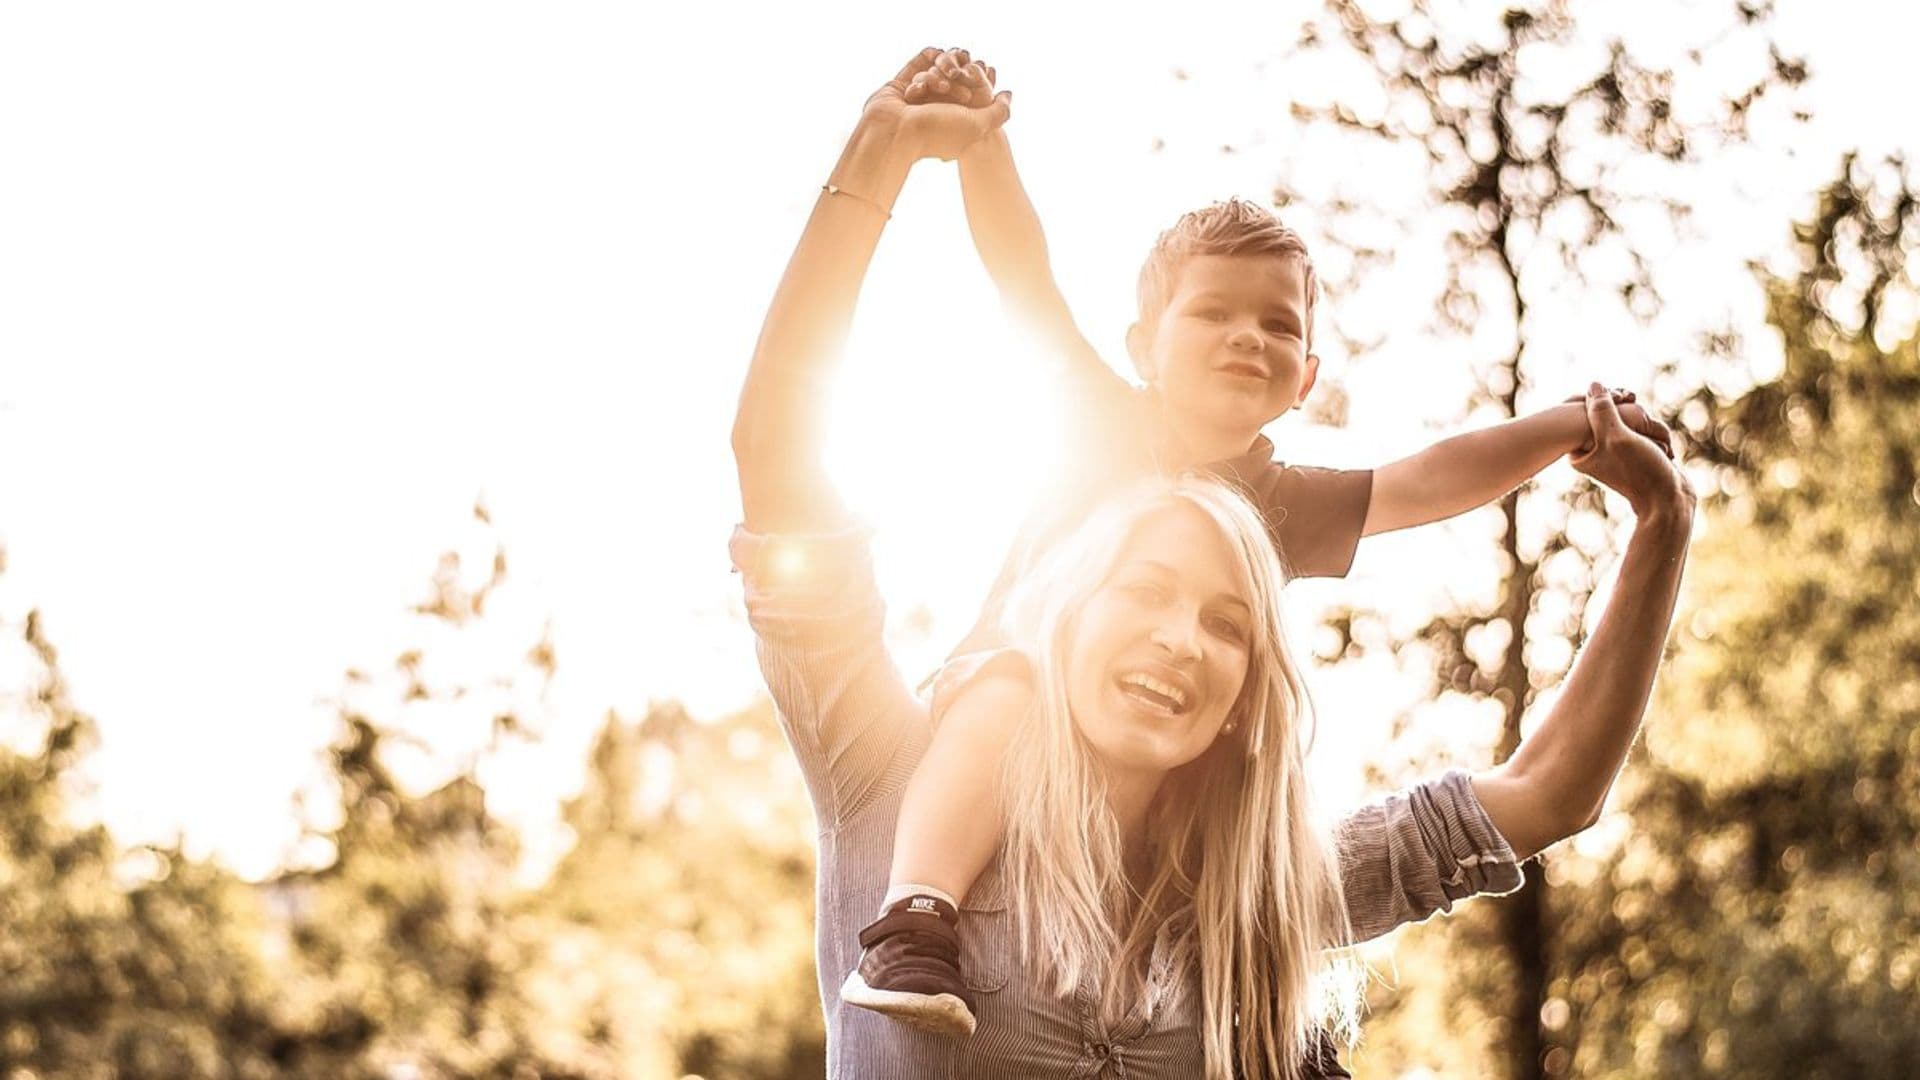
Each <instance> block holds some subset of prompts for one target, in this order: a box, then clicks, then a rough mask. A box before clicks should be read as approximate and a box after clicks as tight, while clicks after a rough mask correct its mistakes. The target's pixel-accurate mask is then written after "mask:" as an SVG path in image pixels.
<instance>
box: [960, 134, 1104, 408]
mask: <svg viewBox="0 0 1920 1080" xmlns="http://www.w3.org/2000/svg"><path fill="white" fill-rule="evenodd" d="M960 193H961V197H962V198H963V199H964V200H965V202H966V208H967V228H968V230H969V231H970V232H972V234H973V246H974V248H975V250H977V251H978V252H979V253H980V261H981V262H982V263H983V264H985V266H986V269H987V275H988V276H989V277H991V278H992V279H993V284H994V287H995V288H997V289H998V290H999V292H1000V299H1001V301H1002V302H1003V303H1004V304H1005V305H1006V306H1007V309H1008V310H1009V311H1011V312H1012V313H1013V316H1014V318H1015V319H1016V320H1017V321H1018V322H1019V323H1020V325H1021V326H1022V327H1024V328H1025V329H1026V330H1028V332H1030V333H1032V334H1034V335H1035V336H1036V337H1038V339H1039V341H1040V343H1041V345H1042V347H1043V348H1044V349H1045V350H1046V351H1047V353H1048V355H1049V356H1052V357H1054V358H1056V360H1057V362H1058V363H1059V364H1060V365H1061V370H1060V372H1059V373H1060V374H1064V375H1069V376H1073V377H1081V378H1084V377H1091V378H1093V379H1095V380H1097V381H1099V382H1102V383H1108V384H1111V385H1112V386H1113V387H1115V388H1117V389H1125V387H1126V381H1125V380H1124V379H1122V378H1121V377H1120V376H1119V375H1118V374H1116V373H1115V372H1114V371H1113V369H1112V368H1110V367H1108V366H1107V364H1106V362H1105V361H1103V360H1101V359H1100V354H1099V353H1097V352H1095V351H1094V348H1093V346H1092V345H1090V344H1088V342H1087V339H1086V337H1085V336H1084V335H1082V334H1081V333H1080V328H1079V326H1078V325H1076V324H1075V323H1074V321H1073V312H1072V311H1071V310H1070V309H1069V308H1068V307H1067V300H1066V297H1065V296H1063V295H1062V294H1061V292H1060V286H1059V284H1058V283H1057V282H1056V281H1055V280H1054V277H1053V265H1052V262H1051V260H1050V259H1049V257H1048V253H1047V237H1046V234H1045V232H1043V231H1042V230H1041V227H1040V217H1039V215H1038V214H1037V213H1035V211H1034V208H1033V201H1032V200H1031V199H1029V198H1028V197H1027V191H1026V188H1025V187H1024V186H1023V185H1022V184H1021V183H1020V174H1019V171H1018V170H1017V169H1016V168H1015V167H1014V163H1013V150H1012V147H1011V146H1010V145H1009V144H1008V142H1007V133H1006V130H1005V129H1004V128H1001V129H997V130H995V131H994V132H992V133H991V134H989V135H987V136H986V137H985V138H983V139H981V140H980V141H979V142H977V143H975V144H973V145H972V146H970V147H968V148H967V150H966V151H965V152H964V153H962V154H961V155H960Z"/></svg>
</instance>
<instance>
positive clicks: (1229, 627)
mask: <svg viewBox="0 0 1920 1080" xmlns="http://www.w3.org/2000/svg"><path fill="white" fill-rule="evenodd" d="M1207 624H1208V625H1209V626H1210V627H1211V628H1212V630H1213V632H1214V633H1216V634H1218V635H1220V636H1221V637H1223V638H1226V639H1227V640H1228V641H1245V640H1247V630H1246V627H1244V626H1241V625H1240V621H1239V620H1238V619H1235V618H1233V617H1231V616H1227V615H1215V616H1213V617H1212V618H1210V619H1208V620H1207Z"/></svg>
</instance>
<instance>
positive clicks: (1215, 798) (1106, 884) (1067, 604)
mask: <svg viewBox="0 0 1920 1080" xmlns="http://www.w3.org/2000/svg"><path fill="white" fill-rule="evenodd" d="M1180 506H1188V507H1192V508H1194V509H1197V510H1199V511H1200V512H1201V513H1202V514H1204V515H1206V517H1207V518H1208V519H1209V520H1211V521H1212V522H1213V524H1214V525H1215V526H1216V527H1218V528H1219V530H1220V533H1221V535H1222V536H1223V537H1224V538H1225V539H1226V541H1227V544H1228V547H1229V548H1230V549H1231V550H1232V551H1233V553H1234V555H1235V558H1234V562H1235V564H1236V566H1235V570H1236V572H1237V576H1238V577H1239V580H1240V585H1241V588H1242V589H1243V590H1244V592H1245V595H1246V599H1247V601H1248V603H1249V605H1250V606H1251V607H1252V609H1253V612H1254V616H1253V621H1254V625H1253V626H1252V627H1251V633H1250V635H1249V638H1250V644H1249V647H1248V659H1247V674H1246V680H1245V682H1244V683H1243V684H1242V686H1241V691H1240V696H1239V698H1238V700H1237V701H1236V702H1235V704H1234V705H1233V707H1232V711H1231V712H1230V713H1229V716H1228V720H1229V722H1230V723H1231V724H1232V730H1231V731H1226V730H1223V731H1222V733H1221V735H1220V736H1219V737H1218V738H1217V739H1215V740H1214V742H1213V744H1212V745H1211V746H1209V747H1208V748H1207V749H1206V750H1205V751H1204V752H1203V753H1202V754H1201V755H1200V756H1199V757H1198V758H1196V759H1195V760H1193V761H1191V762H1188V763H1187V764H1185V765H1182V766H1180V767H1178V768H1176V769H1174V770H1173V771H1172V772H1170V773H1169V774H1168V775H1167V777H1166V779H1165V780H1164V781H1163V782H1162V783H1161V786H1160V789H1159V791H1158V793H1157V794H1156V795H1155V797H1154V800H1153V803H1152V804H1151V806H1150V808H1149V810H1148V818H1147V834H1148V840H1149V843H1150V856H1149V862H1148V865H1147V866H1146V868H1145V870H1144V873H1143V876H1142V877H1141V879H1140V880H1141V881H1143V882H1144V887H1140V886H1138V885H1137V884H1136V882H1135V881H1134V880H1133V879H1130V878H1129V876H1128V874H1127V871H1126V867H1125V851H1124V849H1123V841H1122V838H1121V836H1120V828H1119V823H1118V821H1117V820H1116V818H1115V817H1114V815H1113V812H1112V810H1111V809H1110V807H1109V805H1108V803H1107V798H1106V784H1105V780H1104V778H1103V774H1102V772H1101V770H1100V768H1099V765H1098V763H1097V761H1096V759H1095V757H1094V754H1093V751H1092V747H1091V745H1090V744H1089V743H1088V742H1087V741H1086V739H1085V738H1084V737H1083V736H1082V735H1081V734H1080V732H1079V729H1078V728H1077V727H1076V726H1075V725H1074V722H1073V718H1072V716H1071V715H1070V713H1069V710H1068V703H1067V676H1066V666H1067V656H1068V655H1069V650H1070V646H1071V644H1072V641H1073V639H1074V635H1075V634H1076V633H1077V631H1078V622H1079V617H1080V613H1081V611H1082V609H1083V608H1084V606H1085V605H1086V602H1087V600H1088V598H1089V597H1091V596H1092V594H1093V593H1094V591H1095V590H1096V589H1098V588H1099V586H1100V585H1101V583H1102V582H1103V581H1105V579H1106V578H1107V576H1108V575H1109V574H1110V573H1111V572H1112V569H1113V566H1114V563H1115V561H1116V560H1117V559H1118V558H1119V555H1120V552H1121V549H1122V548H1123V547H1124V546H1125V545H1126V543H1127V540H1128V539H1129V537H1130V536H1131V535H1132V534H1133V532H1134V531H1135V530H1136V529H1137V528H1138V527H1139V526H1140V525H1141V523H1142V522H1144V521H1145V520H1146V519H1147V518H1149V517H1151V516H1152V515H1154V514H1156V513H1161V512H1165V511H1167V510H1169V509H1172V508H1175V507H1180ZM1283 581H1284V573H1283V571H1282V568H1281V566H1280V562H1279V559H1278V558H1277V557H1276V555H1275V554H1274V550H1273V542H1272V540H1271V539H1270V538H1269V536H1268V533H1267V531H1266V528H1265V526H1264V524H1263V523H1262V522H1261V520H1260V517H1259V515H1258V514H1256V513H1255V512H1254V510H1253V508H1252V507H1250V506H1248V505H1247V503H1246V501H1245V500H1244V499H1242V498H1241V497H1240V496H1239V495H1237V494H1235V493H1234V492H1233V491H1232V490H1230V489H1228V488H1227V487H1225V486H1224V485H1222V484H1220V483H1218V482H1215V481H1212V480H1208V479H1202V478H1198V477H1191V476H1189V477H1182V478H1178V479H1172V480H1167V479H1158V480H1154V481H1150V482H1147V483H1145V484H1142V485H1140V486H1139V487H1137V488H1135V489H1133V490H1130V491H1129V492H1127V493H1125V494H1123V495H1122V496H1120V497H1119V498H1117V499H1115V500H1113V501H1110V502H1109V503H1107V504H1105V505H1103V506H1102V508H1101V509H1100V510H1099V511H1097V512H1096V513H1095V514H1094V515H1093V516H1092V517H1091V518H1090V519H1089V520H1088V521H1087V523H1086V524H1085V525H1084V526H1082V527H1081V528H1080V529H1079V530H1077V531H1076V532H1075V533H1074V534H1073V535H1072V536H1071V537H1069V538H1067V539H1066V540H1064V541H1063V542H1062V543H1061V544H1059V545H1058V546H1057V547H1055V548H1054V549H1053V550H1052V551H1051V552H1050V553H1049V554H1048V556H1047V557H1046V558H1045V559H1044V560H1042V561H1041V563H1040V564H1039V565H1038V566H1036V567H1035V568H1034V569H1033V571H1032V572H1031V573H1030V574H1028V576H1027V577H1026V578H1025V579H1023V581H1022V583H1021V585H1020V586H1019V588H1018V589H1017V590H1016V592H1015V594H1014V595H1013V596H1012V597H1011V598H1010V600H1009V603H1008V606H1007V612H1006V620H1005V621H1006V623H1007V629H1008V631H1009V632H1010V634H1011V635H1012V638H1013V640H1014V641H1015V642H1016V643H1018V645H1019V646H1020V647H1021V648H1023V650H1024V651H1026V653H1027V655H1028V656H1029V657H1030V658H1031V659H1032V661H1033V664H1034V668H1035V673H1036V680H1035V683H1036V685H1035V693H1034V705H1033V709H1032V714H1031V715H1030V716H1029V717H1028V718H1027V721H1026V723H1025V725H1024V727H1023V729H1022V731H1021V735H1020V738H1018V739H1017V740H1015V742H1014V745H1013V746H1012V747H1010V748H1009V751H1008V753H1007V755H1006V760H1005V765H1004V772H1003V776H1002V781H1003V784H1004V790H1005V800H1006V802H1005V805H1006V807H1007V834H1006V849H1005V852H1004V855H1003V863H1002V865H1003V873H1004V875H1005V878H1006V882H1007V885H1008V891H1009V893H1010V894H1011V902H1012V905H1013V909H1014V913H1015V918H1016V923H1017V926H1018V928H1019V940H1020V948H1021V951H1022V954H1023V955H1024V956H1025V957H1027V958H1028V959H1029V960H1031V959H1032V958H1034V957H1035V955H1036V951H1037V953H1038V958H1039V959H1040V960H1041V961H1042V962H1044V963H1045V964H1046V965H1047V966H1048V968H1049V969H1050V972H1051V974H1052V975H1053V977H1054V988H1055V992H1056V993H1059V994H1061V995H1063V996H1064V995H1068V994H1071V993H1073V992H1074V989H1075V988H1076V987H1077V986H1079V985H1080V983H1081V981H1082V979H1083V978H1085V977H1086V976H1087V975H1089V974H1097V975H1099V976H1100V977H1101V980H1102V993H1101V1013H1102V1015H1103V1016H1104V1017H1105V1018H1106V1019H1107V1022H1108V1025H1109V1026H1110V1027H1111V1026H1112V1025H1113V1024H1116V1023H1118V1022H1120V1021H1121V1020H1122V1019H1123V1018H1124V1017H1125V1016H1126V1015H1127V1014H1128V1013H1129V1012H1131V1011H1133V1010H1135V1009H1139V1008H1145V1007H1148V1003H1147V1002H1146V1000H1145V999H1146V995H1147V994H1148V993H1151V992H1154V984H1153V983H1152V981H1151V979H1150V974H1149V972H1148V971H1147V970H1146V969H1147V965H1148V962H1149V960H1150V958H1151V956H1152V953H1153V947H1154V940H1155V938H1156V936H1157V935H1158V934H1159V933H1160V932H1161V927H1162V926H1163V925H1166V926H1168V929H1169V932H1170V934H1171V939H1170V944H1171V945H1172V946H1173V952H1172V956H1171V959H1172V960H1173V963H1174V964H1175V965H1176V967H1175V968H1174V970H1176V971H1181V970H1184V968H1185V966H1188V965H1192V964H1195V963H1197V964H1198V965H1199V969H1200V989H1201V1002H1200V1005H1201V1010H1200V1012H1201V1040H1202V1043H1203V1046H1204V1048H1205V1053H1206V1076H1207V1080H1227V1078H1229V1077H1232V1076H1235V1075H1244V1076H1276V1077H1292V1076H1296V1075H1298V1071H1299V1069H1300V1066H1301V1063H1302V1061H1303V1059H1304V1057H1305V1054H1306V1052H1307V1048H1308V1045H1309V1039H1310V1038H1311V1036H1312V1034H1313V1031H1314V1030H1315V1028H1316V1027H1319V1026H1321V1025H1326V1026H1328V1027H1329V1028H1331V1029H1332V1030H1333V1031H1334V1032H1335V1033H1336V1034H1338V1035H1341V1036H1343V1037H1345V1038H1346V1039H1347V1040H1348V1041H1351V1040H1352V1037H1353V1033H1354V1031H1355V1027H1356V1016H1357V1012H1358V1006H1357V1001H1358V991H1359V983H1358V981H1357V979H1356V977H1355V970H1354V969H1353V967H1352V965H1351V963H1350V962H1349V963H1342V962H1338V961H1335V960H1333V959H1330V958H1329V956H1328V954H1327V952H1326V950H1327V949H1328V947H1330V946H1337V945H1342V944H1345V943H1346V942H1347V940H1348V937H1349V930H1348V922H1347V915H1346V907H1345V904H1344V902H1343V900H1342V895H1341V891H1340V871H1339V863H1338V861H1337V860H1336V859H1335V858H1334V856H1333V853H1332V850H1331V845H1330V842H1329V840H1328V838H1327V837H1326V835H1325V834H1324V833H1322V832H1321V831H1320V830H1319V829H1318V828H1317V826H1316V822H1315V819H1314V818H1313V815H1312V812H1311V807H1310V799H1309V794H1308V789H1307V784H1306V775H1305V774H1306V769H1305V756H1306V745H1307V742H1308V740H1309V739H1310V737H1311V710H1310V706H1309V702H1308V698H1307V692H1306V686H1305V684H1304V683H1303V682H1302V681H1301V679H1300V674H1299V672H1298V670H1297V668H1296V666H1295V664H1294V660H1293V656H1292V653H1291V651H1290V650H1289V648H1288V645H1287V640H1286V635H1285V633H1284V632H1283V628H1282V625H1281V617H1280V607H1279V599H1280V586H1281V584H1282V582H1283ZM1169 924H1170V925H1169ZM1184 983H1185V980H1184V979H1176V980H1173V982H1172V987H1173V992H1174V993H1176V994H1177V993H1179V992H1181V991H1180V989H1179V988H1180V987H1181V986H1183V985H1184Z"/></svg>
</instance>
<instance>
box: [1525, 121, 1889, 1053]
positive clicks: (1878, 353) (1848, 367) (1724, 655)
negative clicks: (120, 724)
mask: <svg viewBox="0 0 1920 1080" xmlns="http://www.w3.org/2000/svg"><path fill="white" fill-rule="evenodd" d="M1796 232H1797V240H1798V243H1797V245H1796V250H1795V255H1796V262H1797V263H1798V265H1797V266H1796V267H1795V269H1794V271H1793V272H1791V273H1789V274H1787V275H1786V276H1780V277H1770V278H1769V279H1768V281H1767V286H1768V293H1769V296H1770V300H1771V322H1772V325H1773V327H1774V328H1775V329H1776V330H1777V331H1778V335H1779V339H1780V344H1781V349H1780V359H1781V363H1780V365H1779V370H1778V371H1777V373H1775V372H1773V371H1770V370H1766V369H1764V368H1763V369H1762V370H1760V371H1753V370H1747V371H1742V372H1738V373H1736V374H1735V377H1734V379H1733V380H1730V381H1734V382H1744V383H1747V384H1749V385H1750V389H1747V390H1745V392H1743V393H1740V394H1738V395H1737V396H1731V397H1722V396H1720V395H1719V394H1716V393H1715V392H1713V391H1711V390H1703V391H1701V393H1700V394H1699V396H1698V397H1697V398H1696V399H1695V402H1694V404H1693V406H1692V407H1690V408H1689V409H1688V410H1686V411H1685V412H1684V413H1683V416H1685V417H1686V418H1687V419H1688V420H1689V424H1688V427H1689V429H1690V434H1691V435H1692V436H1693V437H1694V439H1695V440H1696V441H1697V442H1698V444H1699V446H1700V448H1701V450H1702V452H1703V454H1704V455H1705V456H1706V457H1707V458H1708V459H1709V460H1711V461H1712V462H1713V463H1714V478H1715V481H1716V482H1715V483H1714V484H1713V486H1712V488H1710V489H1709V490H1710V492H1711V494H1710V495H1709V497H1708V498H1707V499H1706V501H1705V503H1704V509H1705V511H1706V517H1707V524H1708V528H1707V530H1706V535H1705V537H1704V538H1703V540H1702V542H1701V543H1700V545H1699V548H1698V551H1697V554H1696V556H1695V559H1694V565H1693V568H1692V569H1691V570H1690V576H1691V577H1692V585H1691V589H1690V592H1691V596H1692V599H1691V601H1690V603H1689V604H1688V608H1689V610H1688V611H1686V612H1684V613H1683V615H1682V625H1683V627H1684V630H1683V633H1682V635H1681V640H1680V651H1679V654H1678V656H1677V658H1676V660H1675V661H1674V663H1673V664H1672V666H1671V668H1670V670H1669V672H1668V674H1667V677H1666V681H1665V683H1664V684H1663V688H1662V694H1661V710H1660V711H1661V712H1662V713H1663V714H1664V715H1663V716H1662V717H1661V719H1660V721H1659V722H1658V723H1656V724H1655V725H1653V726H1652V727H1651V729H1650V731H1649V735H1648V739H1647V750H1648V752H1647V753H1646V755H1645V760H1644V761H1643V762H1642V763H1641V764H1640V766H1639V767H1637V768H1636V769H1635V770H1633V772H1632V778H1631V787H1630V790H1629V792H1628V793H1627V797H1626V798H1625V799H1624V800H1623V801H1624V802H1625V805H1626V814H1627V815H1628V816H1629V817H1630V818H1631V820H1632V823H1633V825H1632V831H1631V838H1630V839H1629V840H1628V841H1627V843H1626V844H1625V846H1624V847H1623V848H1622V849H1621V850H1620V851H1619V852H1618V853H1616V854H1615V855H1613V856H1612V857H1610V858H1605V859H1592V860H1585V861H1582V862H1580V863H1577V864H1575V863H1570V864H1569V865H1567V866H1566V867H1565V868H1564V869H1565V871H1566V875H1567V882H1568V885H1569V887H1570V892H1569V899H1570V901H1571V903H1572V905H1573V910H1572V911H1570V912H1569V917H1568V918H1567V919H1566V926H1567V927H1568V928H1569V933H1568V934H1567V935H1566V937H1565V940H1564V941H1563V945H1562V947H1563V956H1564V957H1565V963H1564V965H1563V967H1562V973H1561V974H1560V975H1558V976H1557V977H1556V978H1555V979H1554V985H1553V987H1552V991H1551V992H1552V995H1553V1000H1554V1001H1555V1002H1558V1003H1559V1004H1558V1005H1556V1006H1555V1013H1556V1015H1558V1016H1560V1017H1563V1018H1564V1019H1565V1020H1566V1022H1567V1032H1568V1041H1569V1045H1570V1046H1571V1047H1572V1048H1573V1051H1574V1062H1573V1065H1574V1071H1575V1073H1577V1074H1578V1075H1581V1076H1596V1077H1598V1076H1634V1075H1646V1074H1647V1073H1650V1072H1651V1073H1657V1074H1658V1075H1661V1076H1675V1077H1687V1076H1702V1077H1704V1076H1752V1077H1761V1076H1782V1077H1786V1076H1793V1077H1819V1076H1832V1077H1843V1076H1844V1077H1879V1076H1884V1077H1894V1076H1906V1075H1910V1073H1911V1071H1912V1068H1913V1063H1914V1062H1915V1061H1920V994H1916V990H1917V989H1920V945H1917V944H1916V943H1917V942H1920V858H1916V857H1915V852H1916V851H1920V728H1916V726H1915V724H1914V719H1915V717H1916V716H1920V609H1917V608H1916V605H1915V604H1914V603H1913V600H1914V598H1915V584H1914V583H1915V582H1916V581H1920V543H1916V542H1915V538H1916V537H1920V340H1916V338H1915V337H1914V335H1913V330H1914V326H1913V313H1914V311H1915V305H1914V301H1915V297H1916V289H1915V284H1916V283H1915V281H1914V279H1913V277H1912V275H1911V273H1910V267H1911V265H1912V264H1911V263H1910V261H1909V260H1910V255H1911V253H1912V252H1913V251H1915V250H1920V187H1916V185H1915V183H1914V178H1913V177H1912V176H1911V175H1910V173H1909V172H1908V170H1907V169H1906V167H1905V165H1904V163H1902V162H1900V161H1898V160H1893V161H1887V162H1882V163H1878V164H1875V165H1868V164H1866V163H1862V162H1859V161H1857V160H1854V159H1852V158H1849V159H1848V160H1847V162H1846V163H1845V164H1844V166H1843V168H1842V171H1841V174H1840V175H1839V177H1838V178H1837V179H1835V180H1834V182H1833V183H1832V184H1831V185H1829V186H1828V187H1827V189H1826V190H1825V191H1824V192H1823V193H1822V196H1821V199H1820V202H1819V208H1818V211H1817V213H1816V215H1815V216H1814V218H1813V219H1812V220H1811V221H1810V222H1807V223H1805V224H1803V225H1801V226H1799V227H1798V228H1797V230H1796ZM1744 351H1745V350H1730V351H1729V352H1730V357H1729V359H1731V358H1732V357H1734V356H1739V355H1741V353H1742V352H1744ZM1754 351H1756V352H1758V351H1760V350H1758V349H1756V350H1754ZM1767 366H1768V367H1771V362H1770V361H1769V363H1768V365H1767ZM1574 886H1577V888H1573V887H1574Z"/></svg>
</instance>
